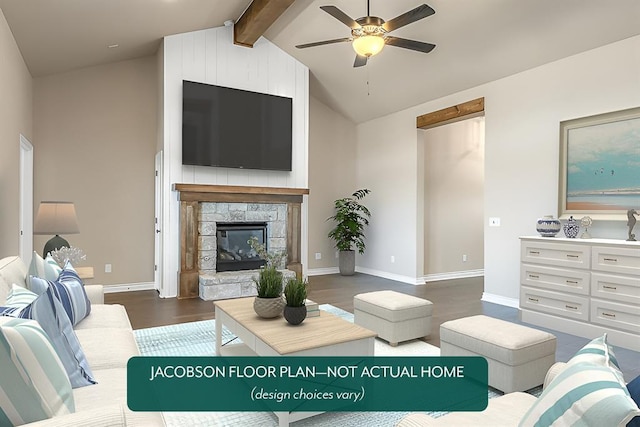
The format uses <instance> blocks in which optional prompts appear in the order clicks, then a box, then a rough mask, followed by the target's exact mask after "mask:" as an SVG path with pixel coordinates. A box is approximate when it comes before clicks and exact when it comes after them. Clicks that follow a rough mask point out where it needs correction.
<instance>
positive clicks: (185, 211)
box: [174, 184, 309, 300]
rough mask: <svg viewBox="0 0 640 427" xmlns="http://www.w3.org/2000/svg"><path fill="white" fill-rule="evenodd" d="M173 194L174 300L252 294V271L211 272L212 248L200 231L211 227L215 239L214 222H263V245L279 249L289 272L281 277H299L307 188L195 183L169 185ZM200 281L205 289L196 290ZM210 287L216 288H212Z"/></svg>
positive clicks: (220, 297)
mask: <svg viewBox="0 0 640 427" xmlns="http://www.w3.org/2000/svg"><path fill="white" fill-rule="evenodd" d="M174 190H176V191H178V192H179V193H180V194H179V199H180V272H179V292H178V298H195V297H199V296H200V297H202V298H203V299H207V300H209V299H222V298H235V297H239V296H249V295H255V286H254V284H253V280H252V277H254V276H257V270H245V271H242V272H216V271H215V259H216V254H215V251H216V244H215V242H213V241H212V239H210V238H208V237H207V235H206V234H204V235H203V234H202V232H203V231H204V229H207V228H208V229H213V234H214V236H215V222H216V221H219V222H227V223H228V222H234V221H265V222H267V223H268V224H270V226H269V227H268V229H269V231H268V242H269V243H268V247H269V248H270V249H277V248H282V249H283V250H285V251H286V253H287V260H286V268H287V269H288V270H290V271H291V272H290V273H286V274H287V275H289V276H290V277H293V276H294V275H297V276H301V274H302V264H301V262H300V261H301V259H300V247H301V236H302V235H301V205H302V201H303V195H305V194H309V190H307V189H300V188H275V187H273V188H272V187H241V186H221V185H198V184H174ZM283 218H284V221H282V219H283ZM212 223H213V224H212ZM209 237H210V236H209ZM212 261H213V262H212ZM212 275H215V277H212ZM201 276H202V280H201ZM201 282H202V283H204V286H205V287H206V288H207V289H204V290H202V289H201V288H202V286H201ZM233 283H235V285H234V288H235V290H233V291H232V290H231V289H232V286H230V285H232V284H233ZM211 286H217V287H219V288H218V289H217V290H214V289H212V288H210V287H211Z"/></svg>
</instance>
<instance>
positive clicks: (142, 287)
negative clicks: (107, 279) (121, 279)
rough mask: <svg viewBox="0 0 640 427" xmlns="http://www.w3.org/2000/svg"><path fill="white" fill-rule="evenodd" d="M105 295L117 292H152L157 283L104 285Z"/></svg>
mask: <svg viewBox="0 0 640 427" xmlns="http://www.w3.org/2000/svg"><path fill="white" fill-rule="evenodd" d="M103 287H104V293H105V294H113V293H116V292H133V291H150V290H154V289H155V288H156V287H155V283H153V282H147V283H126V284H122V285H103Z"/></svg>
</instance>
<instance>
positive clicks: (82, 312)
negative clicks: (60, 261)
mask: <svg viewBox="0 0 640 427" xmlns="http://www.w3.org/2000/svg"><path fill="white" fill-rule="evenodd" d="M47 288H51V289H52V290H53V295H55V297H56V298H57V299H58V301H60V302H61V303H62V306H63V307H64V311H66V312H67V316H69V319H70V320H71V323H72V324H73V326H75V325H77V324H78V323H80V321H81V320H82V319H84V318H85V317H87V316H88V315H89V313H91V302H90V301H89V297H87V293H86V292H85V290H84V285H83V283H82V279H80V277H79V276H78V273H76V271H75V270H74V269H73V266H72V265H71V264H70V263H69V262H67V264H66V265H65V268H64V269H63V270H62V271H61V272H60V275H59V276H58V278H57V280H53V281H52V280H43V279H39V278H35V277H34V278H32V279H31V290H32V291H33V292H35V293H36V294H41V293H43V292H44V291H45V290H46V289H47Z"/></svg>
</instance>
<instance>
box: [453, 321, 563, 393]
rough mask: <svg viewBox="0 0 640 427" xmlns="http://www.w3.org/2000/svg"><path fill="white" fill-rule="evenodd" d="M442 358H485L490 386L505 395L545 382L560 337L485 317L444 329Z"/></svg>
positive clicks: (454, 323)
mask: <svg viewBox="0 0 640 427" xmlns="http://www.w3.org/2000/svg"><path fill="white" fill-rule="evenodd" d="M440 355H441V356H484V357H485V358H486V359H487V362H488V364H489V385H490V386H491V387H493V388H497V389H498V390H502V391H503V392H505V393H510V392H512V391H525V390H529V389H531V388H533V387H535V386H538V385H540V384H542V383H543V382H544V377H545V375H546V374H547V371H548V370H549V368H550V367H551V365H553V364H554V363H555V361H556V337H555V336H554V335H552V334H550V333H547V332H543V331H539V330H537V329H533V328H529V327H527V326H523V325H518V324H516V323H511V322H507V321H504V320H500V319H494V318H493V317H488V316H484V315H478V316H471V317H464V318H462V319H457V320H451V321H448V322H444V323H443V324H441V325H440Z"/></svg>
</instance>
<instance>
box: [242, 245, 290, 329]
mask: <svg viewBox="0 0 640 427" xmlns="http://www.w3.org/2000/svg"><path fill="white" fill-rule="evenodd" d="M248 243H249V245H250V246H251V248H252V249H253V250H255V251H256V252H257V253H258V255H259V256H260V257H261V258H262V259H264V260H266V261H267V264H266V265H265V266H263V267H262V268H261V269H260V272H259V273H258V278H255V277H254V278H253V281H254V283H255V284H256V291H257V296H256V297H255V299H254V300H253V310H254V311H255V312H256V314H257V315H258V316H260V317H262V318H265V319H270V318H273V317H278V316H280V315H281V314H282V309H283V308H284V300H283V299H282V281H283V276H282V272H281V271H278V266H279V264H280V263H281V262H282V260H283V259H284V256H285V255H284V254H283V253H274V254H268V253H267V251H266V249H265V247H264V245H262V244H260V243H259V242H258V240H257V239H256V238H255V237H252V238H251V239H249V241H248Z"/></svg>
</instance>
